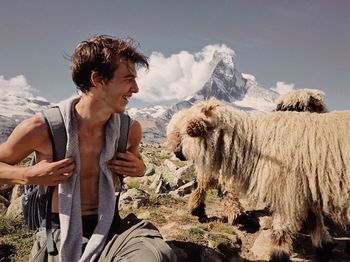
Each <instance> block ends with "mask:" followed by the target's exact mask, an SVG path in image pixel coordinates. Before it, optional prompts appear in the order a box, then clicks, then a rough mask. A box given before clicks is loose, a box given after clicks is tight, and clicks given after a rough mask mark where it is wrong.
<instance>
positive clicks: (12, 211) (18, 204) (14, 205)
mask: <svg viewBox="0 0 350 262" xmlns="http://www.w3.org/2000/svg"><path fill="white" fill-rule="evenodd" d="M22 197H23V196H20V197H17V198H16V199H15V200H14V201H12V202H11V204H10V205H9V207H8V208H7V211H6V216H9V217H13V218H21V217H23V209H22Z"/></svg>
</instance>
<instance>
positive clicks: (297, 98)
mask: <svg viewBox="0 0 350 262" xmlns="http://www.w3.org/2000/svg"><path fill="white" fill-rule="evenodd" d="M323 96H324V93H323V92H322V91H320V90H316V89H299V90H295V91H292V92H290V93H287V94H285V95H282V96H280V97H279V98H278V99H277V100H276V111H297V112H312V113H313V112H314V113H326V112H327V111H328V110H327V106H326V104H325V103H324V101H323Z"/></svg>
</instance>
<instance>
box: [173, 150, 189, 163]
mask: <svg viewBox="0 0 350 262" xmlns="http://www.w3.org/2000/svg"><path fill="white" fill-rule="evenodd" d="M174 154H175V156H176V157H177V158H178V159H179V160H181V161H186V160H187V159H186V157H185V156H184V155H183V153H182V150H176V151H175V152H174Z"/></svg>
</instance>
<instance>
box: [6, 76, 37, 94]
mask: <svg viewBox="0 0 350 262" xmlns="http://www.w3.org/2000/svg"><path fill="white" fill-rule="evenodd" d="M34 92H37V90H36V89H34V88H32V87H31V86H30V85H29V84H28V83H27V80H26V78H25V76H23V75H18V76H15V77H12V78H10V79H9V80H6V79H5V78H4V76H2V75H0V93H1V94H2V95H3V96H6V95H10V94H13V95H17V96H21V97H29V98H31V97H33V93H34Z"/></svg>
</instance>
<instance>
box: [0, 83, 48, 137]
mask: <svg viewBox="0 0 350 262" xmlns="http://www.w3.org/2000/svg"><path fill="white" fill-rule="evenodd" d="M0 91H1V93H2V96H1V97H0V143H1V142H3V141H5V140H6V139H7V137H8V136H9V135H10V134H11V132H12V130H13V129H14V128H15V127H16V125H18V124H19V123H20V122H21V121H23V120H24V119H25V118H27V117H30V116H32V115H34V114H35V113H36V112H38V111H41V110H42V109H44V108H46V107H48V106H50V105H51V103H50V102H49V101H47V100H46V99H45V98H43V97H35V96H34V95H33V92H35V89H32V88H31V87H30V86H29V85H28V84H27V82H26V80H25V78H24V76H17V77H14V78H11V79H9V80H5V79H4V78H3V76H0Z"/></svg>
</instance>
